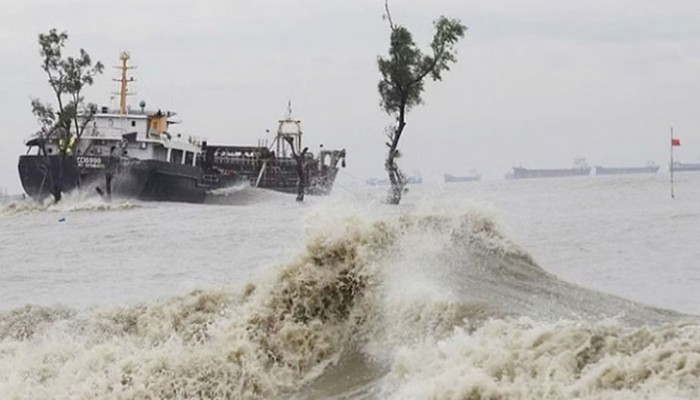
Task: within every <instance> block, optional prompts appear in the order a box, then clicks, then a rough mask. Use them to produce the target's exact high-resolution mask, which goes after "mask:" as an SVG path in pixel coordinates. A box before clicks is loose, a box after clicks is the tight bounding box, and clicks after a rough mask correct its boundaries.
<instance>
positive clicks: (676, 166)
mask: <svg viewBox="0 0 700 400" xmlns="http://www.w3.org/2000/svg"><path fill="white" fill-rule="evenodd" d="M670 170H673V172H687V171H700V163H682V162H679V161H675V162H674V163H673V164H671V165H670V167H669V171H670Z"/></svg>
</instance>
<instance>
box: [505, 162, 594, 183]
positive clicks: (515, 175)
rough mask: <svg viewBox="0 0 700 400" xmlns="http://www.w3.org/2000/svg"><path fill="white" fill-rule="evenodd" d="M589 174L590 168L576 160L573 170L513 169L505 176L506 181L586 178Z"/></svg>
mask: <svg viewBox="0 0 700 400" xmlns="http://www.w3.org/2000/svg"><path fill="white" fill-rule="evenodd" d="M590 174H591V167H589V166H588V164H586V161H585V160H584V159H582V158H579V159H576V161H575V162H574V167H573V168H553V169H530V168H523V167H513V171H512V172H511V173H509V174H508V175H506V178H507V179H529V178H561V177H568V176H586V175H590Z"/></svg>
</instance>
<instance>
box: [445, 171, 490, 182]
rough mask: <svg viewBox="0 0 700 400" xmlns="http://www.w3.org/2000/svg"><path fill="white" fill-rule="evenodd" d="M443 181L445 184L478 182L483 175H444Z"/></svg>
mask: <svg viewBox="0 0 700 400" xmlns="http://www.w3.org/2000/svg"><path fill="white" fill-rule="evenodd" d="M443 180H444V182H445V183H457V182H478V181H480V180H481V174H479V173H478V172H475V171H472V172H471V173H470V174H469V175H463V176H456V175H450V174H444V175H443Z"/></svg>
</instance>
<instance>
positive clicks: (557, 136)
mask: <svg viewBox="0 0 700 400" xmlns="http://www.w3.org/2000/svg"><path fill="white" fill-rule="evenodd" d="M391 8H392V16H393V19H394V22H395V23H397V24H401V25H404V26H406V27H407V28H408V29H409V30H410V31H411V32H413V34H414V39H415V40H416V42H417V43H419V44H420V45H421V46H423V48H424V49H425V50H427V48H426V46H425V45H426V44H427V43H428V42H429V41H430V39H431V35H432V21H433V20H435V19H436V18H437V17H439V16H440V15H446V16H449V17H453V18H458V19H460V20H461V21H462V22H463V23H464V24H465V25H467V26H468V27H469V30H468V32H467V35H466V36H465V38H464V39H463V40H462V41H461V42H460V43H459V44H458V45H457V49H458V52H459V54H458V62H457V64H456V65H454V66H453V68H452V70H451V71H449V72H447V73H445V74H444V77H443V78H444V79H443V81H442V82H428V83H427V84H426V85H425V88H426V91H425V94H424V101H425V104H423V105H422V106H419V107H417V108H415V109H414V110H412V111H411V113H410V114H409V115H408V119H407V122H408V125H407V127H406V131H405V135H404V137H403V138H402V142H401V145H400V148H401V150H402V152H403V155H404V156H403V158H402V160H401V164H400V165H401V166H402V168H403V169H404V170H405V172H407V173H408V174H417V173H420V174H421V175H422V176H423V178H424V179H425V180H426V181H434V182H438V181H440V180H441V179H442V174H443V173H451V174H454V175H460V174H466V173H468V172H469V171H470V170H471V169H476V170H478V171H480V172H481V173H482V174H483V175H484V177H485V178H486V179H502V178H503V175H504V174H505V173H507V172H508V171H509V170H510V167H512V166H514V165H522V166H526V167H568V166H571V165H573V160H574V159H575V158H576V157H585V158H586V159H587V160H588V162H589V164H591V165H597V164H605V165H635V164H643V163H645V162H646V161H648V160H653V161H656V162H657V163H660V164H662V165H664V169H666V165H667V163H668V157H669V154H668V153H669V147H668V143H669V130H670V127H671V126H674V128H675V132H676V136H678V137H680V138H681V141H682V146H681V147H680V148H677V151H676V158H677V159H679V160H682V161H698V160H700V112H698V107H699V106H700V100H699V96H700V2H698V1H697V0H665V1H651V0H590V1H585V2H584V1H571V0H488V1H485V0H479V1H476V0H433V1H424V0H394V1H392V2H391ZM383 13H384V8H383V1H382V0H353V1H347V0H345V1H341V0H296V1H282V0H277V1H273V0H208V1H190V0H168V1H165V0H148V1H144V0H139V1H132V0H126V1H119V2H106V1H95V0H63V1H49V0H6V1H4V2H3V7H2V11H0V45H1V46H2V47H1V48H2V49H3V53H4V54H3V56H2V62H1V63H0V88H1V91H0V102H1V104H0V116H1V117H2V120H3V121H4V124H3V129H2V133H0V190H1V189H2V188H6V189H7V190H8V191H9V192H11V193H18V192H21V185H20V181H19V178H18V176H17V159H18V156H19V155H20V154H23V153H24V151H25V146H24V143H23V142H24V140H25V139H26V137H27V136H28V135H30V134H31V133H33V132H35V131H36V130H37V129H38V124H37V122H36V120H35V118H34V116H33V115H32V113H31V107H30V101H31V99H32V98H34V97H39V98H43V99H45V100H50V99H52V97H51V96H52V93H51V92H50V90H49V89H48V86H47V83H46V78H45V76H44V72H43V71H42V70H41V69H40V67H39V65H40V61H41V60H40V56H39V50H38V44H37V35H38V34H39V33H41V32H47V31H48V30H49V29H51V28H54V27H55V28H57V29H59V30H65V31H67V32H68V35H69V42H68V49H67V51H66V53H67V54H70V55H74V54H76V53H77V51H78V49H79V48H81V47H82V48H84V49H86V50H87V51H88V53H90V54H91V55H92V56H93V59H95V60H100V61H102V62H103V63H104V64H105V65H106V66H108V67H109V68H107V69H105V74H104V75H102V76H101V77H99V78H98V82H97V83H96V84H95V85H94V86H93V87H92V88H90V89H89V90H88V91H87V93H86V95H87V98H88V100H89V101H91V102H95V103H98V104H100V105H109V104H110V96H111V92H112V91H114V90H117V87H116V84H115V83H114V82H112V78H115V77H117V76H118V71H117V70H115V69H112V68H111V67H112V66H114V65H117V63H118V56H119V52H120V51H122V50H128V51H130V52H131V56H132V63H133V64H135V65H137V66H138V68H137V69H136V70H134V71H132V72H133V76H134V77H135V79H136V80H137V82H136V84H135V85H134V87H133V91H135V92H137V94H136V95H135V96H133V97H132V98H130V99H129V100H130V103H131V104H132V106H134V107H136V106H137V104H138V102H139V101H140V100H144V101H146V103H147V104H148V108H154V109H157V108H161V109H163V110H166V109H167V110H173V111H177V112H178V114H179V117H180V118H181V119H182V122H183V123H182V124H181V125H179V126H177V127H176V128H175V129H173V131H174V132H182V133H186V134H192V135H197V136H200V137H203V138H206V139H208V140H209V142H211V143H229V144H255V143H257V141H258V139H262V138H266V137H267V138H270V137H269V136H267V135H266V133H265V130H266V129H269V130H270V131H274V130H275V129H276V124H277V120H278V119H280V118H282V117H284V115H285V113H286V108H287V101H288V100H291V102H292V108H293V112H294V116H295V117H296V118H298V119H301V120H302V126H303V128H304V133H305V141H306V144H307V145H308V146H309V147H310V149H311V150H317V149H318V145H319V144H320V143H323V144H324V146H325V147H326V148H345V149H347V151H348V157H347V161H348V168H347V169H346V171H345V172H344V177H343V179H345V180H348V179H349V180H351V181H352V180H356V181H358V182H360V181H364V179H366V178H370V177H384V175H385V173H384V171H383V159H384V156H385V152H386V147H385V146H384V144H383V143H384V141H385V138H384V136H383V131H384V127H385V126H386V125H387V124H389V123H391V119H390V117H388V116H387V115H386V114H384V113H383V112H382V111H381V110H380V108H379V97H378V94H377V89H376V88H377V82H378V79H379V73H378V72H377V66H376V59H377V56H378V55H383V54H385V53H386V51H387V49H388V39H389V28H388V25H387V22H386V21H384V20H383V19H382V15H383ZM113 104H114V103H113ZM270 139H271V138H270Z"/></svg>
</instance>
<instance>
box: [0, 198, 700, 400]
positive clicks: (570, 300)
mask: <svg viewBox="0 0 700 400" xmlns="http://www.w3.org/2000/svg"><path fill="white" fill-rule="evenodd" d="M337 214H338V215H336V218H340V220H337V219H335V220H334V219H333V218H320V217H318V216H316V217H311V220H312V221H313V223H312V225H313V227H312V228H310V231H309V232H310V237H309V239H308V240H307V242H306V247H305V249H304V250H303V251H301V252H299V254H298V256H297V257H296V258H294V259H292V260H291V261H288V262H284V263H282V264H281V265H280V266H279V267H277V268H275V269H273V270H271V271H272V273H271V274H270V275H269V276H268V277H266V278H262V279H260V280H258V281H257V282H254V283H251V284H249V285H247V286H245V287H244V288H243V289H242V290H241V291H240V292H238V291H235V292H232V291H228V290H224V289H221V290H212V289H207V290H199V291H195V292H192V293H190V294H189V295H186V296H178V297H171V298H167V299H163V300H160V301H154V302H148V303H145V304H142V305H140V306H132V307H120V308H106V309H103V310H95V311H81V312H78V311H70V310H66V309H65V308H34V307H29V308H21V309H17V310H14V311H11V312H6V313H4V314H2V315H0V398H21V399H24V398H27V399H29V398H31V399H39V400H41V399H73V398H100V399H133V398H158V399H190V398H207V399H225V398H235V399H238V398H241V399H257V398H275V397H279V396H282V395H293V396H296V398H330V397H333V396H345V397H347V396H350V397H356V398H365V397H374V398H397V399H399V398H400V399H404V398H416V399H428V398H435V399H443V398H444V399H464V398H474V399H531V398H551V399H568V398H577V397H578V398H588V399H609V398H620V397H625V398H630V397H633V398H640V397H641V398H644V397H651V398H658V396H676V397H677V398H686V399H690V398H696V397H697V395H698V387H699V385H700V328H699V327H698V325H697V323H696V321H695V320H693V319H690V318H689V317H685V316H682V315H680V314H677V313H673V312H669V311H664V310H659V309H656V308H652V307H647V306H643V305H640V304H637V303H632V302H628V301H625V300H622V299H619V298H616V297H614V296H608V295H602V294H600V293H597V292H594V291H590V290H586V289H583V288H579V287H576V286H574V285H571V284H568V283H566V282H563V281H561V280H559V279H557V278H556V277H555V276H553V275H551V274H549V273H547V272H545V271H544V270H543V269H542V268H540V267H539V266H538V265H537V264H535V263H534V261H533V260H532V258H531V257H530V256H529V255H528V254H527V253H526V252H525V251H523V250H522V249H521V248H520V247H518V246H517V245H516V244H514V243H512V241H510V240H509V239H508V238H507V237H506V236H505V234H504V233H503V232H502V229H501V228H500V226H499V224H498V223H497V222H496V221H495V220H494V219H493V218H491V217H490V216H489V213H488V212H486V213H485V212H482V211H480V210H479V209H477V210H476V211H470V212H466V213H460V214H450V212H444V213H428V212H420V213H418V212H413V211H408V212H396V213H395V215H393V216H388V217H379V216H373V217H368V216H367V215H364V214H363V215H356V216H355V217H350V216H349V215H348V214H351V213H345V215H343V214H344V213H343V212H339V213H337ZM615 317H616V318H615ZM611 318H612V319H611ZM362 371H369V372H368V373H366V374H365V375H364V376H363V375H362V374H363V372H362ZM346 375H353V376H356V377H357V376H363V377H361V378H358V379H355V380H353V383H352V384H349V385H348V386H343V385H341V384H339V383H338V382H335V381H334V380H333V379H329V376H331V377H338V379H342V377H343V376H346ZM341 387H342V392H341V393H340V394H339V393H338V390H340V389H339V388H341Z"/></svg>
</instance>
